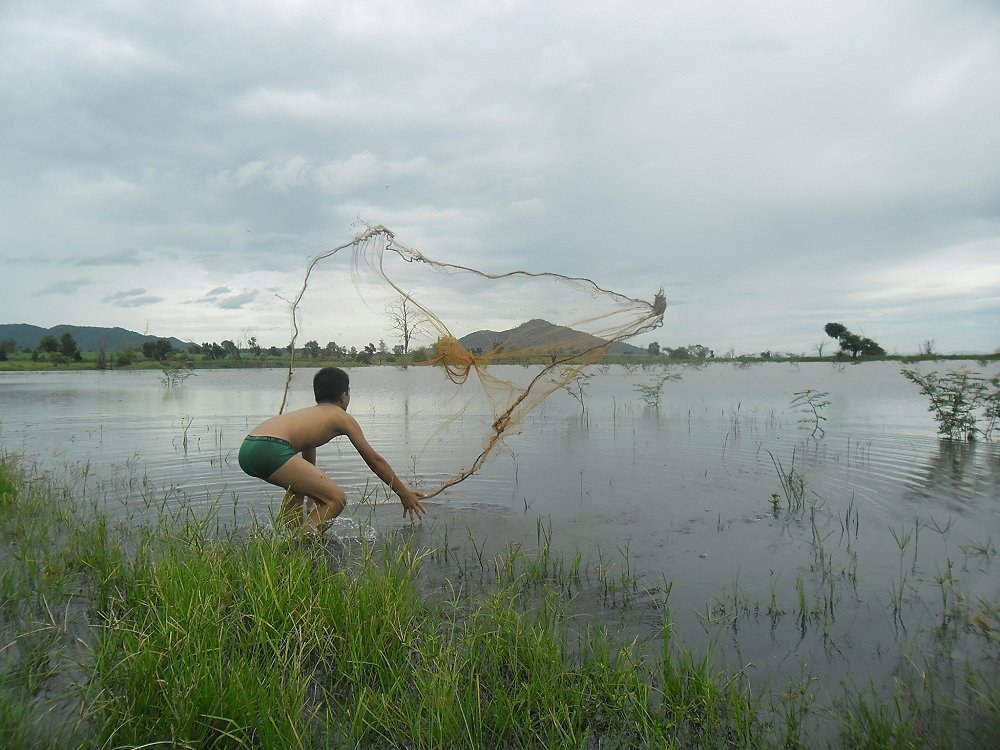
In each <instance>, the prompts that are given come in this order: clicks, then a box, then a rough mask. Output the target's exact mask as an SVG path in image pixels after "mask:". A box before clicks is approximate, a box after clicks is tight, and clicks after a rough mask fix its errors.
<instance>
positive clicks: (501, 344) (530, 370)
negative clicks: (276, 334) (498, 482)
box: [280, 226, 666, 496]
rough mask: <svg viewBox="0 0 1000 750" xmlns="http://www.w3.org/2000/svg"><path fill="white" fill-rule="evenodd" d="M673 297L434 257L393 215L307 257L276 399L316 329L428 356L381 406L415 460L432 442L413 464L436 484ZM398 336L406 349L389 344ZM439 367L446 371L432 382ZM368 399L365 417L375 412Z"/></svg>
mask: <svg viewBox="0 0 1000 750" xmlns="http://www.w3.org/2000/svg"><path fill="white" fill-rule="evenodd" d="M429 301H433V309H432V307H431V304H430V302H429ZM665 309H666V298H665V297H664V295H663V291H662V290H660V291H659V292H657V293H656V294H655V296H654V298H653V300H652V301H650V302H647V301H643V300H639V299H633V298H630V297H627V296H625V295H623V294H619V293H618V292H614V291H611V290H608V289H604V288H602V287H600V286H598V285H597V284H596V283H594V282H593V281H591V280H590V279H585V278H577V277H571V276H564V275H562V274H557V273H532V272H528V271H522V270H517V271H509V272H501V273H490V272H486V271H479V270H476V269H474V268H469V267H467V266H463V265H457V264H454V263H445V262H441V261H437V260H433V259H431V258H429V257H427V256H426V255H424V254H423V253H421V252H418V251H417V250H414V249H412V248H409V247H407V246H406V245H404V244H403V243H401V242H400V241H399V240H398V239H397V238H396V237H395V236H394V234H393V233H392V232H391V231H389V230H388V229H387V228H385V227H383V226H376V227H370V228H368V229H367V230H365V231H363V232H361V233H360V234H358V235H357V236H356V237H354V239H352V240H351V241H349V242H347V243H345V244H343V245H340V246H339V247H335V248H333V249H330V250H327V251H325V252H322V253H320V254H318V255H316V256H315V257H313V258H311V259H310V260H309V262H308V265H307V267H306V272H305V278H304V280H303V284H302V288H301V290H300V291H299V293H298V295H297V296H296V297H295V298H294V300H293V301H292V303H291V313H292V339H291V343H290V347H289V350H290V352H291V359H290V362H289V368H288V378H287V380H286V383H285V390H284V395H283V397H282V401H281V408H280V411H282V412H283V411H284V410H285V406H286V404H287V402H288V395H289V387H290V385H291V382H292V378H293V374H294V368H295V367H296V366H297V364H298V363H299V362H303V357H304V356H307V355H306V354H304V353H303V351H304V350H303V349H300V348H297V347H298V346H300V345H301V342H303V341H306V342H309V341H310V340H311V343H312V348H311V351H312V354H314V355H315V354H316V348H317V346H318V345H320V344H321V343H322V342H328V343H327V346H326V347H324V348H325V349H327V353H329V352H330V351H331V350H332V351H333V352H337V351H341V352H343V350H345V349H347V345H346V344H344V345H343V348H341V346H342V345H341V344H338V343H337V342H338V340H340V341H347V340H351V341H360V340H366V343H365V344H363V345H362V346H364V347H365V351H363V352H359V354H358V355H357V356H358V357H360V358H362V359H364V360H367V361H371V362H373V363H375V364H379V363H386V364H391V363H393V362H399V361H405V362H406V363H407V365H408V366H425V367H427V368H429V369H428V372H427V373H426V374H425V375H414V376H413V378H412V379H413V381H414V382H413V388H412V390H411V391H408V392H407V393H405V394H399V393H393V394H391V395H392V397H393V398H394V399H396V403H397V404H398V403H403V404H404V406H403V407H402V410H403V412H404V413H403V414H389V415H385V418H386V420H387V424H388V423H405V426H406V431H405V434H402V433H399V432H398V431H397V434H400V439H404V440H407V441H409V442H410V443H413V442H416V443H418V445H411V446H410V448H411V450H416V453H415V454H414V455H413V463H414V465H415V466H417V458H418V456H420V455H421V454H422V453H423V451H424V449H425V448H426V447H427V446H428V445H430V444H431V443H432V442H433V443H434V445H435V451H434V453H435V455H436V456H438V459H437V460H436V463H435V464H434V465H433V466H427V467H425V468H424V469H423V470H420V471H416V470H415V471H414V473H415V474H416V473H419V474H420V482H419V483H420V489H421V490H422V491H424V492H426V493H427V494H428V496H434V495H437V494H438V493H440V492H441V491H442V490H444V489H446V488H448V487H451V486H453V485H455V484H457V483H459V482H461V481H463V480H464V479H467V478H468V477H470V476H472V475H473V474H475V473H476V472H477V471H479V470H480V469H481V468H482V467H483V466H484V464H485V463H486V462H487V460H488V459H489V458H490V457H491V456H492V455H494V454H495V453H496V451H497V449H498V448H499V447H500V446H501V445H503V443H504V440H505V439H506V438H509V437H510V436H512V435H514V434H516V433H517V432H518V430H519V429H520V427H521V424H522V422H523V421H524V418H525V417H526V416H527V415H528V414H529V413H530V412H531V411H532V410H534V409H535V408H536V407H538V406H539V405H540V404H541V403H542V402H543V401H544V400H545V399H546V398H548V397H549V396H550V395H552V394H553V393H554V392H555V391H557V390H559V389H561V388H563V387H564V386H566V385H567V384H569V383H570V382H571V381H572V380H573V379H574V378H576V377H577V376H578V375H579V374H580V372H581V370H582V369H583V368H584V367H586V366H587V365H588V364H591V363H593V362H595V361H596V360H598V359H600V358H602V357H603V356H605V355H606V354H608V353H610V352H613V351H614V350H615V347H616V346H617V345H619V344H621V343H622V342H624V341H625V340H626V339H628V338H630V337H632V336H635V335H637V334H639V333H642V332H644V331H648V330H650V329H653V328H655V327H657V326H659V325H660V324H661V323H662V321H663V313H664V310H665ZM375 342H378V346H376V345H375ZM387 342H388V343H387ZM399 342H404V343H399ZM463 342H464V343H463ZM334 347H335V348H334ZM400 347H403V348H405V349H406V350H407V351H406V356H405V357H402V358H399V357H395V356H392V351H393V349H396V351H397V352H398V351H399V348H400ZM354 348H356V349H360V347H358V346H355V347H354ZM305 351H306V352H309V349H308V348H307V349H306V350H305ZM305 364H306V365H308V360H305ZM434 372H436V373H437V377H436V378H435V380H436V381H438V382H436V383H434V384H433V387H430V386H431V384H430V381H429V379H428V376H429V375H432V374H433V373H434ZM443 379H446V382H445V383H444V385H446V386H447V387H446V388H444V389H442V387H441V385H442V384H441V382H440V381H442V380H443ZM352 380H353V379H352ZM406 380H407V381H409V380H410V378H409V377H407V378H406ZM421 384H425V387H423V388H422V387H421ZM408 387H409V386H408ZM442 393H443V394H445V395H443V396H442V395H441V394H442ZM353 410H354V405H353V404H352V411H353ZM374 412H375V410H373V413H372V414H371V415H368V416H370V417H372V418H373V419H377V418H378V417H379V415H378V414H376V413H374ZM365 429H366V431H367V430H368V429H369V424H368V420H366V424H365ZM389 429H393V428H389ZM394 431H395V430H394ZM441 456H444V457H445V458H441ZM445 463H447V464H449V465H444V464H445ZM418 468H419V467H418Z"/></svg>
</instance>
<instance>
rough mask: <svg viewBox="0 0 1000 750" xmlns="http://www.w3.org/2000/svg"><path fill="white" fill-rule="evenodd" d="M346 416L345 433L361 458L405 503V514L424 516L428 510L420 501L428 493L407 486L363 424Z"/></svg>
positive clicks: (416, 516)
mask: <svg viewBox="0 0 1000 750" xmlns="http://www.w3.org/2000/svg"><path fill="white" fill-rule="evenodd" d="M344 416H345V417H346V418H347V424H346V429H345V430H344V434H345V435H347V437H348V439H349V440H350V441H351V444H352V445H353V446H354V447H355V448H356V449H357V451H358V453H359V454H360V455H361V458H363V459H364V460H365V463H366V464H368V468H369V469H371V470H372V471H373V472H374V473H375V476H377V477H378V478H379V479H381V480H382V481H383V482H385V483H386V484H387V485H389V489H391V490H392V491H393V492H395V493H396V495H398V496H399V502H401V503H402V504H403V515H404V516H407V515H409V516H410V517H411V518H419V517H420V516H422V515H423V514H424V513H425V512H426V511H425V510H424V506H423V505H421V503H420V501H421V500H422V499H423V498H424V497H426V496H427V495H426V494H425V493H423V492H420V491H418V490H414V489H412V488H411V487H409V486H407V484H406V483H405V482H403V481H402V480H401V479H400V478H399V477H398V476H397V475H396V472H395V471H393V470H392V467H391V466H390V465H389V462H388V461H386V460H385V459H384V458H382V456H381V455H380V454H379V452H378V451H376V450H375V449H374V448H372V446H371V444H370V443H369V442H368V440H367V439H366V438H365V435H364V433H363V432H362V431H361V425H359V424H358V422H357V420H356V419H354V417H352V416H351V415H350V414H346V413H345V414H344Z"/></svg>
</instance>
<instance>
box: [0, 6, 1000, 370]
mask: <svg viewBox="0 0 1000 750" xmlns="http://www.w3.org/2000/svg"><path fill="white" fill-rule="evenodd" d="M345 7H346V6H345V5H343V4H341V3H337V2H333V3H265V4H263V5H262V6H260V8H258V12H255V13H253V14H248V13H246V12H244V8H243V6H242V5H240V4H239V3H236V2H234V1H230V0H221V1H220V2H218V3H214V4H212V6H211V7H210V8H209V9H206V8H205V7H204V5H203V4H202V3H196V2H194V1H193V0H181V2H179V3H168V4H162V3H151V2H145V3H144V2H141V1H140V3H139V4H138V5H135V6H130V7H129V8H125V6H122V5H121V4H120V3H117V2H112V1H111V0H95V1H94V2H90V3H87V4H86V7H85V8H84V7H83V6H80V7H79V8H77V7H76V6H73V5H72V4H69V5H67V4H56V5H53V4H49V3H20V4H15V5H14V6H11V7H9V8H5V9H4V10H3V11H2V12H0V18H2V20H3V23H0V71H3V73H2V74H0V76H2V77H0V81H2V82H3V85H4V94H5V114H6V115H7V116H5V117H4V118H3V120H2V121H0V138H2V139H3V142H4V143H5V144H7V145H8V148H7V150H6V152H5V167H6V169H5V170H3V172H2V173H0V226H2V227H4V248H3V252H4V253H5V255H6V256H7V259H6V260H5V266H4V270H5V271H6V272H7V273H8V274H9V275H10V277H11V280H10V282H9V284H8V286H9V287H10V288H11V290H12V291H11V292H10V293H9V294H5V296H4V298H3V299H2V300H0V321H3V320H13V319H20V317H21V312H20V311H21V310H24V309H27V307H28V306H30V299H29V297H28V294H29V293H30V290H31V289H32V288H33V287H34V281H33V279H35V278H37V267H35V266H34V265H32V262H34V261H35V260H36V259H37V262H38V263H57V264H58V263H61V264H63V265H64V266H66V265H70V266H78V267H81V268H83V267H94V268H100V271H101V277H100V281H99V282H93V283H94V284H97V283H100V284H102V285H104V286H103V287H102V293H104V290H105V289H107V290H114V289H128V290H132V291H134V290H135V289H136V288H137V287H138V286H139V285H141V284H148V283H149V281H148V279H150V278H151V276H150V274H156V279H157V288H158V289H160V290H164V289H171V288H176V289H209V290H210V291H209V292H208V293H207V294H205V295H203V297H201V298H199V299H195V300H192V299H191V297H196V296H197V294H198V293H194V294H192V293H191V292H190V291H189V292H187V297H186V299H185V298H183V297H178V300H179V301H178V302H177V303H176V304H169V303H168V304H163V305H160V306H159V308H158V309H162V310H163V316H164V318H163V321H162V324H161V322H158V321H155V320H154V321H153V323H154V324H156V325H157V328H161V326H163V325H170V326H177V330H176V334H175V335H186V334H185V329H186V328H187V329H189V330H191V331H192V332H193V333H192V336H193V337H196V338H198V339H199V340H201V339H204V338H218V337H219V336H221V335H223V334H225V333H226V332H227V331H228V330H232V329H234V328H237V329H238V328H239V327H240V326H242V325H246V321H245V318H247V317H249V316H247V315H246V314H245V311H246V309H247V308H248V307H249V306H250V305H251V303H254V304H253V310H254V314H255V315H256V314H258V313H259V314H261V315H264V314H265V312H264V311H265V308H266V309H267V310H271V309H272V307H273V309H274V310H276V311H278V312H274V313H273V316H274V320H273V321H271V322H269V323H267V325H275V326H277V327H279V328H281V327H282V325H283V324H282V323H281V322H280V320H279V318H280V316H281V315H283V314H284V312H283V311H281V308H282V305H283V303H281V302H280V301H278V302H276V303H275V304H274V305H273V306H268V305H265V300H263V297H262V295H261V293H259V292H258V291H256V290H258V289H262V288H264V287H265V286H266V287H268V288H271V287H275V288H277V289H278V290H279V291H278V292H277V294H278V295H280V296H282V297H284V298H286V299H287V298H291V297H292V296H294V294H295V292H296V290H297V288H298V285H299V284H300V283H301V274H302V271H303V270H304V267H305V263H306V260H307V259H308V257H309V256H311V255H314V254H316V253H318V252H320V251H322V250H325V249H327V248H329V247H331V246H335V245H339V244H340V243H342V242H344V241H345V240H346V239H347V238H348V237H350V236H351V235H352V234H354V233H355V232H356V231H357V224H356V221H357V220H358V219H359V218H361V219H362V220H364V221H366V222H370V223H372V224H385V225H387V226H389V227H390V228H392V229H393V230H394V231H395V232H396V234H397V236H398V237H399V238H400V239H401V240H402V241H404V242H405V243H406V244H409V245H410V246H412V247H415V248H419V249H420V250H421V251H423V252H426V253H427V254H428V255H430V256H431V257H434V258H437V259H441V260H447V261H452V262H458V263H462V264H465V265H472V266H475V267H480V268H483V269H485V270H490V271H494V272H497V271H499V272H502V271H507V270H512V269H513V268H526V269H529V270H545V271H556V272H561V273H566V274H568V275H574V276H585V277H590V278H593V279H595V280H598V281H599V282H601V283H602V285H603V286H607V287H611V288H617V289H620V290H621V291H622V292H624V293H627V294H628V295H629V296H648V295H650V294H651V293H652V292H653V291H655V288H656V287H657V286H658V285H659V283H664V284H665V286H666V291H667V294H668V296H671V294H672V289H676V290H678V291H680V292H681V293H682V294H683V298H684V301H685V302H686V304H685V305H680V304H679V303H678V304H677V305H673V306H671V308H670V309H669V310H668V314H667V321H668V327H667V328H666V329H665V330H664V331H661V332H657V334H656V337H657V338H658V339H659V340H660V343H661V344H667V345H680V344H683V343H691V342H692V341H699V342H701V343H704V344H706V345H712V346H713V348H715V349H716V350H725V349H726V348H727V347H728V345H729V344H730V343H733V344H734V345H736V346H737V347H739V346H741V345H743V346H745V347H746V349H747V350H754V349H756V350H760V349H764V348H771V349H807V348H808V347H809V346H810V345H811V344H812V343H814V342H813V339H814V338H816V333H815V331H816V330H818V329H817V326H816V323H815V322H813V321H807V320H805V319H804V318H803V315H802V309H801V305H802V304H805V303H803V302H802V300H805V301H806V302H807V303H809V304H811V305H812V309H813V310H815V311H817V314H820V312H822V313H823V314H825V313H826V311H829V312H830V314H831V315H833V316H834V317H836V318H837V319H843V320H844V322H845V324H847V325H848V326H852V327H853V326H857V325H859V323H856V322H855V321H856V320H859V321H860V320H865V321H869V320H870V321H872V322H871V330H870V335H872V336H873V337H875V338H876V339H878V338H879V331H878V330H876V327H877V326H879V325H883V324H884V326H885V330H886V331H889V332H891V333H889V334H886V335H891V336H892V338H893V341H889V342H885V343H887V344H888V346H887V348H890V349H892V348H898V349H900V350H904V351H905V350H914V349H915V348H916V346H917V345H918V343H919V342H920V341H921V340H922V339H925V338H935V339H936V340H937V341H938V344H939V346H941V347H942V349H946V350H947V349H954V348H972V349H976V350H992V349H993V348H995V347H996V346H997V345H1000V341H998V340H997V339H996V335H995V334H992V335H991V334H989V333H988V332H989V331H990V330H991V329H992V330H994V331H995V330H1000V320H998V317H1000V316H998V313H997V311H996V303H995V300H996V299H997V297H998V296H1000V288H998V287H1000V282H995V283H992V282H990V281H989V280H986V274H983V273H981V272H980V273H978V274H977V273H976V270H977V269H979V268H981V264H982V259H983V258H984V257H987V258H988V257H990V256H991V255H992V256H993V257H996V256H997V255H998V254H1000V217H998V215H997V212H996V206H997V205H1000V167H998V166H997V165H1000V132H998V129H997V128H995V127H994V126H993V122H995V120H996V117H995V113H996V111H997V108H998V107H1000V89H998V87H997V86H996V85H995V79H996V74H997V72H998V71H1000V41H998V40H1000V7H997V6H996V4H995V3H976V2H969V3H960V4H958V5H949V6H948V7H944V6H941V5H935V4H926V3H904V4H895V5H886V4H878V3H864V2H848V3H842V4H838V5H836V6H830V5H829V4H828V3H822V4H821V3H820V2H819V0H805V1H804V2H803V3H800V4H797V5H796V6H795V8H794V9H793V10H791V11H790V10H789V9H788V8H787V7H784V6H767V5H764V6H760V5H755V4H746V3H739V2H730V3H724V4H722V5H714V6H708V5H698V4H676V3H663V4H649V3H636V2H628V1H626V2H622V3H614V4H604V5H601V4H596V5H595V4H590V5H583V6H581V5H580V4H578V3H571V2H558V1H557V2H554V3H550V4H542V5H541V6H539V5H538V4H537V3H530V2H527V0H513V1H512V2H505V3H500V4H485V5H484V4H461V5H460V6H457V7H453V8H449V9H448V10H447V11H444V10H442V9H441V6H440V5H439V4H438V3H434V2H422V1H420V0H418V1H417V2H413V3H409V4H407V5H406V7H405V8H400V7H398V4H391V5H390V4H388V2H387V0H372V2H371V3H368V4H366V8H368V9H369V12H367V13H363V14H361V13H351V12H346V11H345ZM390 8H391V10H392V12H389V9H390ZM137 9H138V10H137ZM220 30H222V31H220ZM373 49H377V51H378V53H377V54H372V51H373ZM969 247H972V248H975V252H971V251H970V252H965V251H959V250H956V248H969ZM12 248H17V250H16V252H15V251H14V250H12ZM29 259H31V261H32V262H29ZM942 260H943V261H944V262H945V263H946V268H947V273H946V274H944V276H943V278H946V279H947V282H948V290H949V294H953V295H955V296H956V297H958V298H962V299H963V300H969V299H971V300H972V301H973V303H972V304H968V305H966V307H965V309H966V313H967V315H968V316H969V324H968V325H963V326H954V325H947V324H946V323H945V322H944V319H943V318H942V316H941V315H940V314H939V312H938V311H937V310H934V309H931V303H932V302H935V299H936V298H934V296H933V294H932V291H930V290H928V289H927V288H926V283H925V281H922V280H921V279H924V280H925V279H927V278H929V277H932V276H933V277H935V278H937V277H942V271H941V262H942ZM140 265H141V269H142V270H141V272H140V271H139V266H140ZM32 272H35V273H32ZM74 285H76V286H75V287H74ZM85 286H86V284H85V283H84V282H83V281H82V280H80V281H58V280H53V281H52V282H51V283H50V284H49V286H48V287H46V289H45V290H44V291H43V293H46V294H61V295H67V296H70V297H71V298H72V299H73V304H74V309H75V310H77V313H78V315H80V316H81V320H80V322H81V323H86V322H87V320H85V319H84V318H86V317H87V316H91V317H92V318H93V319H95V320H96V319H97V318H98V317H101V316H103V315H104V314H105V313H104V311H102V310H101V308H100V304H99V303H100V301H101V297H100V294H97V295H95V294H80V291H81V290H83V289H84V287H85ZM234 290H254V291H239V292H237V291H234ZM747 291H757V292H758V294H757V295H756V296H755V297H754V298H753V299H754V300H755V302H754V304H753V305H746V304H744V303H742V302H739V301H740V300H744V299H747V298H746V297H745V293H746V292H747ZM161 293H162V294H163V295H164V297H157V296H154V295H151V294H149V293H147V292H145V291H143V292H137V293H134V294H130V295H126V296H116V294H112V293H109V294H110V296H107V297H105V298H104V302H105V304H112V305H115V306H116V307H117V308H118V310H119V311H120V312H121V318H120V321H119V323H120V324H122V325H126V326H129V325H131V326H133V327H139V328H142V327H144V326H145V324H146V318H147V317H148V315H147V313H149V312H151V311H145V310H144V311H143V316H144V317H143V319H142V320H138V318H130V317H129V315H128V314H127V312H126V311H127V308H128V307H129V306H148V305H150V304H151V303H152V302H154V301H160V302H164V303H166V302H167V299H166V298H165V297H167V296H168V293H167V292H161ZM74 294H76V295H77V296H75V297H73V296H72V295H74ZM117 294H118V295H120V294H122V293H120V292H119V293H117ZM900 300H906V301H908V302H911V303H912V304H913V305H914V306H915V308H914V309H911V310H908V312H907V314H906V316H905V320H903V319H902V317H901V312H900V309H901V307H902V305H901V303H900ZM185 301H186V302H201V303H202V304H201V305H198V304H184V302H185ZM924 309H926V312H921V311H922V310H924ZM237 311H243V314H237ZM490 312H491V311H482V314H483V315H484V317H485V316H488V315H489V314H490ZM38 314H39V315H40V316H45V315H46V314H47V313H46V311H44V310H40V311H39V312H38ZM268 314H272V313H268ZM469 314H470V315H475V314H476V312H475V308H470V309H469ZM102 320H103V318H102ZM274 321H278V322H274ZM32 322H36V323H39V324H45V323H49V324H53V323H58V322H62V321H61V320H53V321H47V320H44V319H39V320H37V321H32ZM822 322H826V321H822ZM822 322H821V323H820V324H819V325H820V328H821V326H822ZM262 325H264V324H262ZM209 326H215V327H217V329H218V333H212V332H210V331H205V329H206V328H207V327H209ZM265 327H266V326H265ZM796 329H799V330H798V332H796ZM195 332H196V333H195ZM950 337H954V338H955V343H954V344H953V345H951V344H949V343H948V341H949V338H950ZM959 337H961V338H959ZM355 343H361V344H363V343H364V342H355Z"/></svg>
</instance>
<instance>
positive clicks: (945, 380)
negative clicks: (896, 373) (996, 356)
mask: <svg viewBox="0 0 1000 750" xmlns="http://www.w3.org/2000/svg"><path fill="white" fill-rule="evenodd" d="M901 373H902V375H903V377H904V378H906V379H907V380H909V381H911V382H913V383H916V385H917V387H919V388H920V392H921V393H923V394H924V395H925V396H927V397H928V398H929V399H930V400H931V403H930V406H929V407H927V408H928V409H929V410H930V412H931V413H932V414H933V415H934V420H935V421H936V422H937V425H938V433H939V434H941V435H943V436H945V437H948V438H952V439H958V440H962V439H965V440H974V439H975V438H976V436H977V435H981V436H982V437H983V438H985V439H986V440H989V439H991V437H992V434H993V431H994V430H995V429H996V427H997V423H998V421H1000V375H998V376H996V377H994V378H991V379H987V378H984V377H982V376H981V375H978V374H975V373H971V372H967V371H965V370H961V371H958V372H949V373H945V374H944V375H940V376H939V375H938V374H937V372H929V373H927V374H926V375H924V374H922V373H919V372H917V371H916V370H907V369H905V368H904V369H903V370H901ZM991 388H992V390H991ZM981 418H982V419H984V420H985V427H980V426H979V421H980V419H981Z"/></svg>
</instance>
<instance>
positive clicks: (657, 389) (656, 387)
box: [633, 370, 681, 409]
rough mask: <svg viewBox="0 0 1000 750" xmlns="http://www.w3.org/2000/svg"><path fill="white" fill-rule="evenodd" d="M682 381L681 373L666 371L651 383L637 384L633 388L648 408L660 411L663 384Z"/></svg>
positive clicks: (655, 377)
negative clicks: (670, 381)
mask: <svg viewBox="0 0 1000 750" xmlns="http://www.w3.org/2000/svg"><path fill="white" fill-rule="evenodd" d="M680 379H681V375H680V373H678V372H669V371H667V370H664V371H663V372H661V373H660V374H659V375H656V376H654V377H653V379H652V380H651V381H650V382H649V383H636V384H635V385H634V386H633V388H634V389H635V390H636V391H637V392H638V393H639V398H641V399H642V400H643V401H645V402H646V406H648V407H650V408H652V409H659V408H660V397H661V396H662V395H663V384H664V383H666V382H667V381H668V380H680Z"/></svg>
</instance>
